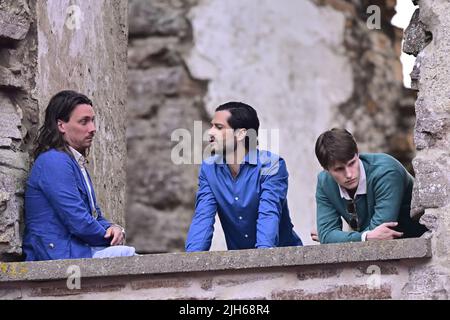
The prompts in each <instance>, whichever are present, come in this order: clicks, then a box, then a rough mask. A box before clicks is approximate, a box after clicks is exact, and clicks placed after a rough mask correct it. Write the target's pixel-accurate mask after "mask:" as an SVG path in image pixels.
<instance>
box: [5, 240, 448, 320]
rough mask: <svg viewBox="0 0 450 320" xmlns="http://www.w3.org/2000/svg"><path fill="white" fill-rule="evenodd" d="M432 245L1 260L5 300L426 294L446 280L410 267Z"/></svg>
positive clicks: (420, 264)
mask: <svg viewBox="0 0 450 320" xmlns="http://www.w3.org/2000/svg"><path fill="white" fill-rule="evenodd" d="M429 245H430V243H429V240H427V239H404V240H391V241H370V242H360V243H344V244H328V245H320V246H305V247H288V248H272V249H253V250H238V251H227V252H206V253H205V252H198V253H168V254H151V255H145V256H136V257H123V258H113V259H80V260H59V261H42V262H32V263H9V264H6V263H5V264H0V299H54V298H61V299H104V300H113V299H129V300H146V299H152V300H173V299H175V300H178V299H193V300H220V299H230V300H240V299H247V300H266V299H270V300H272V299H273V300H300V299H302V300H313V299H314V300H317V299H342V300H352V299H408V298H422V297H423V296H424V293H425V292H426V290H427V288H422V287H420V286H421V285H422V286H423V285H424V284H425V285H427V284H428V282H430V283H438V282H439V279H438V278H433V276H434V275H435V274H431V275H429V276H428V277H427V278H426V279H424V280H425V281H426V282H423V281H420V279H418V278H416V276H415V275H414V274H412V273H410V270H414V268H422V267H423V266H424V265H426V264H427V262H428V261H429V258H430V253H431V251H430V246H429ZM185 303H186V302H184V304H185ZM190 303H191V302H190ZM192 303H195V302H192ZM202 303H203V304H204V303H205V302H202ZM258 303H261V302H258ZM174 307H175V304H170V307H169V308H167V309H166V311H165V314H166V316H167V317H169V318H176V314H173V313H172V312H174V311H175V312H176V310H175V309H174Z"/></svg>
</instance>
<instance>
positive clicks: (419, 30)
mask: <svg viewBox="0 0 450 320" xmlns="http://www.w3.org/2000/svg"><path fill="white" fill-rule="evenodd" d="M419 16H420V10H419V9H416V11H415V12H414V14H413V16H412V18H411V22H410V23H409V26H408V28H406V29H405V36H404V40H405V42H404V43H403V51H404V52H405V53H407V54H412V55H414V56H415V57H417V55H418V54H419V52H420V51H422V49H423V48H425V47H426V46H427V45H428V43H430V41H431V40H432V37H431V34H430V33H429V32H427V31H426V30H425V26H424V24H423V23H422V22H421V21H420V19H419Z"/></svg>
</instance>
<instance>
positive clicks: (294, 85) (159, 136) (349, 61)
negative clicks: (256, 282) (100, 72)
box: [127, 0, 415, 252]
mask: <svg viewBox="0 0 450 320" xmlns="http://www.w3.org/2000/svg"><path fill="white" fill-rule="evenodd" d="M372 3H373V1H357V0H354V1H343V0H328V1H327V0H314V1H313V0H301V1H299V0H283V1H271V0H267V1H259V0H258V1H257V0H246V1H241V2H236V1H222V0H209V1H206V0H198V1H187V0H185V1H168V2H165V1H151V2H149V1H139V0H132V1H130V48H129V62H128V63H129V69H130V70H129V72H130V76H129V77H130V81H129V104H130V110H131V112H130V114H129V122H128V124H129V125H128V131H127V137H128V140H127V141H128V157H129V162H128V179H127V181H128V199H129V204H128V207H127V208H128V209H127V221H128V226H129V239H130V242H131V243H132V244H133V245H135V246H136V247H137V248H138V250H140V251H142V252H159V251H165V252H166V251H169V252H170V251H182V250H183V249H184V248H183V241H184V238H185V236H186V231H187V228H188V225H189V223H190V220H191V217H192V214H193V209H194V200H195V191H196V184H197V177H196V170H197V168H196V167H197V166H196V165H182V166H175V165H174V164H173V163H172V162H171V161H170V158H169V157H170V151H171V150H170V149H171V148H172V147H173V145H174V144H175V143H174V142H171V141H170V133H171V131H172V130H174V129H176V128H186V129H189V130H191V131H192V127H193V121H194V120H203V121H209V119H208V118H210V117H211V116H212V114H213V111H214V109H215V108H216V107H217V106H218V105H219V104H221V103H224V102H227V101H230V100H240V101H244V102H247V103H249V104H251V105H253V106H254V107H255V108H256V109H257V111H258V114H259V117H260V120H261V127H262V130H261V131H263V130H264V129H266V130H267V131H266V133H267V134H261V135H260V146H261V148H271V149H272V150H275V151H278V152H279V153H280V154H281V155H282V156H283V157H284V158H285V159H286V161H287V166H288V170H289V173H290V180H289V184H290V185H289V194H288V201H289V206H290V210H291V212H292V217H293V222H294V226H295V229H296V231H297V232H298V233H299V234H300V236H301V237H302V239H303V240H304V242H305V243H307V244H310V243H312V241H311V240H310V237H309V232H310V230H311V228H313V227H314V226H315V199H314V193H315V188H314V186H315V183H316V175H317V173H318V172H319V170H320V167H319V164H318V162H317V160H316V159H315V155H314V143H315V139H316V138H317V136H318V135H319V134H320V133H321V132H323V131H324V130H327V129H329V128H331V127H332V126H345V127H347V128H348V129H349V130H351V131H352V132H353V133H354V134H355V137H356V138H357V140H358V142H359V145H360V149H361V151H366V152H367V151H369V152H388V153H390V154H392V155H394V156H395V157H397V159H399V160H400V161H402V162H403V163H404V164H405V165H406V166H407V167H408V168H409V169H410V170H411V171H412V168H411V159H412V157H413V155H414V151H415V150H414V146H413V142H412V134H413V132H412V131H413V126H414V101H415V92H414V91H412V90H407V89H405V88H404V87H403V82H402V67H401V63H400V59H399V56H400V50H401V48H400V47H401V45H400V44H401V39H402V30H400V29H398V28H395V27H394V26H392V25H391V23H390V20H391V18H392V16H393V15H394V14H395V11H394V7H395V1H388V0H381V1H377V2H376V4H377V5H379V6H380V8H381V15H380V18H381V20H380V22H381V24H380V29H374V30H371V29H369V28H368V27H367V24H366V22H367V19H368V16H369V15H368V14H367V13H366V9H367V7H368V6H369V5H370V4H372ZM224 13H226V14H224ZM299 17H301V19H299ZM206 128H207V125H206V124H205V125H204V127H203V130H205V129H206ZM272 129H276V130H279V144H278V145H274V144H272V143H270V142H271V141H270V137H276V136H271V135H270V132H269V130H272ZM274 134H276V133H274ZM277 147H279V148H277ZM215 229H216V232H215V234H214V239H213V246H212V249H214V250H216V249H224V248H225V243H224V238H223V234H222V233H221V227H220V224H216V227H215Z"/></svg>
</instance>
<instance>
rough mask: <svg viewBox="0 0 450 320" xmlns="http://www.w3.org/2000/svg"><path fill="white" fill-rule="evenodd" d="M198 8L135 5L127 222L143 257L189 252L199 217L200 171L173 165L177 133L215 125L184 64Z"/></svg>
mask: <svg viewBox="0 0 450 320" xmlns="http://www.w3.org/2000/svg"><path fill="white" fill-rule="evenodd" d="M194 4H195V1H144V0H131V1H130V2H129V15H130V18H129V20H130V39H129V48H128V67H129V73H128V79H129V81H128V106H129V112H128V125H127V147H128V164H127V210H126V211H127V215H126V218H127V225H128V236H127V237H128V241H129V242H128V243H129V244H131V245H133V246H135V247H136V249H137V250H138V252H141V253H150V252H152V253H155V252H170V251H181V250H184V241H185V237H186V233H187V229H188V227H189V223H190V220H191V217H192V213H193V209H194V201H195V192H196V189H197V166H195V165H193V164H182V165H175V164H174V163H173V162H172V160H171V151H172V148H173V147H174V146H175V145H176V144H177V141H171V134H172V132H173V131H174V130H176V129H179V128H184V129H187V130H189V131H190V132H191V133H193V129H194V121H202V120H207V121H209V120H208V119H207V118H206V117H205V115H204V114H205V111H204V107H203V102H202V99H203V96H204V95H205V84H204V82H203V81H199V80H195V79H193V78H192V77H191V75H190V73H189V70H188V69H187V68H186V66H185V64H186V63H185V59H184V57H183V54H184V53H185V52H188V51H189V49H190V47H191V46H192V42H193V40H192V36H191V28H190V25H189V22H188V20H187V18H186V15H187V12H188V10H189V9H190V7H191V6H192V5H194ZM204 128H205V127H204ZM200 139H201V137H200Z"/></svg>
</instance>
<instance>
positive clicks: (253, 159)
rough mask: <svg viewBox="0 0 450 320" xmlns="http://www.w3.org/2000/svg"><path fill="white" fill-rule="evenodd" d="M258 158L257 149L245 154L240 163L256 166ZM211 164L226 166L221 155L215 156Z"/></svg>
mask: <svg viewBox="0 0 450 320" xmlns="http://www.w3.org/2000/svg"><path fill="white" fill-rule="evenodd" d="M258 157H259V153H258V149H254V150H250V151H249V152H247V154H246V155H245V157H244V159H243V160H242V162H241V163H247V164H251V165H254V166H256V165H257V164H258ZM213 162H214V163H216V164H217V165H222V166H226V165H227V162H226V161H225V158H224V157H223V156H222V155H215V156H214V157H213Z"/></svg>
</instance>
